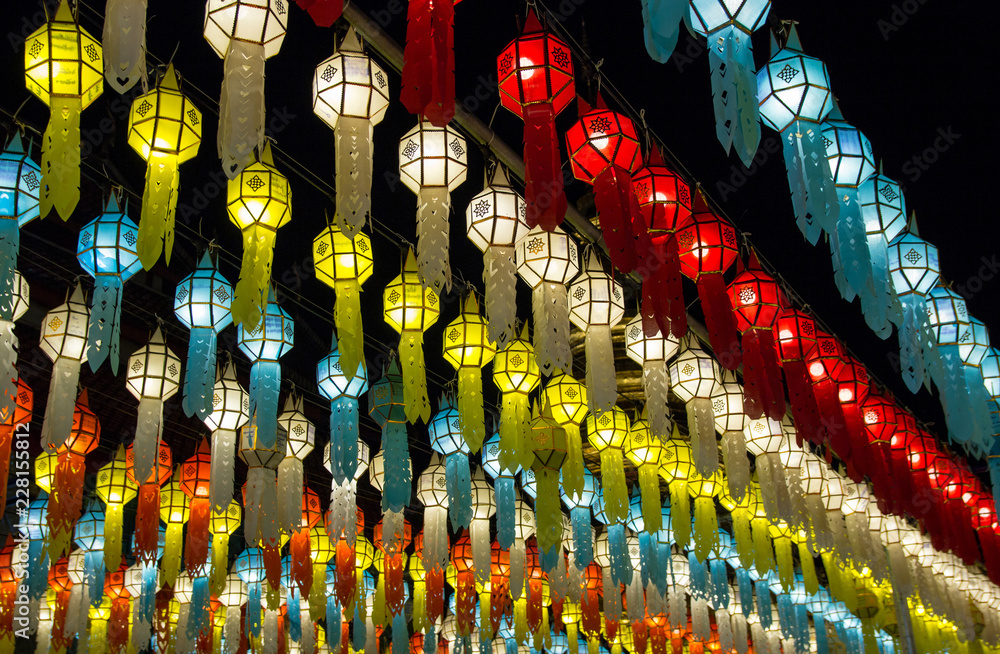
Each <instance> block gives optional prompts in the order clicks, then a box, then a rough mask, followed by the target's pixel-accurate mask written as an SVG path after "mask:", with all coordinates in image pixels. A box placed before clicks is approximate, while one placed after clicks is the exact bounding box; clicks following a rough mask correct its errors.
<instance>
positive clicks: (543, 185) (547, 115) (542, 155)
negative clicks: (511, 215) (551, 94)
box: [524, 103, 566, 232]
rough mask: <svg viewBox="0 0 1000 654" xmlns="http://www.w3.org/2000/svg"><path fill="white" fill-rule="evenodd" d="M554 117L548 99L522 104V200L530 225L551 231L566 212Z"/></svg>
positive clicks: (559, 222)
mask: <svg viewBox="0 0 1000 654" xmlns="http://www.w3.org/2000/svg"><path fill="white" fill-rule="evenodd" d="M561 164H562V162H561V160H560V156H559V137H558V134H557V133H556V117H555V113H554V111H553V107H552V105H551V104H550V103H541V104H529V105H527V106H526V107H524V166H525V171H524V201H525V203H526V204H527V211H526V213H525V218H524V220H525V222H526V223H527V224H528V227H529V228H534V227H536V226H541V228H542V229H544V230H545V231H548V232H551V231H553V230H555V228H556V227H558V226H559V225H560V224H561V223H562V221H563V218H565V216H566V194H565V193H564V192H563V175H562V165H561Z"/></svg>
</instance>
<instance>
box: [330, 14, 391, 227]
mask: <svg viewBox="0 0 1000 654" xmlns="http://www.w3.org/2000/svg"><path fill="white" fill-rule="evenodd" d="M387 87H388V82H387V80H386V74H385V71H384V70H382V68H381V67H380V66H379V65H378V64H376V63H375V62H373V61H372V60H371V58H370V57H368V56H367V55H366V54H365V52H364V49H363V48H362V47H361V40H360V39H359V38H358V35H357V33H356V32H355V31H354V28H353V27H352V28H350V29H349V30H348V31H347V35H346V36H345V37H344V40H343V42H342V43H341V44H340V48H338V49H337V51H336V52H334V53H333V56H331V57H330V58H328V59H326V60H324V61H322V62H320V64H319V65H317V66H316V72H315V73H313V113H315V114H316V115H317V116H319V117H320V118H321V119H322V120H323V122H324V123H326V124H327V125H328V126H329V127H330V128H332V129H333V130H334V134H335V139H336V141H335V143H336V148H337V178H336V183H337V213H336V214H335V215H334V221H335V223H336V226H337V231H338V232H342V233H343V235H344V237H345V238H347V239H348V240H350V239H354V238H355V237H356V236H357V235H358V234H359V233H360V232H361V228H362V227H364V226H365V221H367V220H368V214H370V213H371V205H372V200H371V192H372V165H373V156H372V155H373V143H372V135H373V133H374V128H375V125H377V124H378V123H380V122H382V119H383V118H385V110H386V108H387V107H388V106H389V89H388V88H387Z"/></svg>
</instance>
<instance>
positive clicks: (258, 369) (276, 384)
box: [248, 359, 281, 449]
mask: <svg viewBox="0 0 1000 654" xmlns="http://www.w3.org/2000/svg"><path fill="white" fill-rule="evenodd" d="M280 394H281V364H280V363H278V362H277V361H270V360H268V359H258V360H256V361H254V362H253V365H251V366H250V408H249V411H248V413H249V415H250V416H251V418H253V419H254V420H255V422H256V428H257V434H256V442H257V443H258V446H259V447H262V448H264V449H273V448H274V445H275V443H277V441H278V398H279V395H280Z"/></svg>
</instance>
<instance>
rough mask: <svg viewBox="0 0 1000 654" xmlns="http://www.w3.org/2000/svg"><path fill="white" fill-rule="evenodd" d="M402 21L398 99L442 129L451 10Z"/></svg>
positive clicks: (448, 95)
mask: <svg viewBox="0 0 1000 654" xmlns="http://www.w3.org/2000/svg"><path fill="white" fill-rule="evenodd" d="M406 18H407V21H408V25H407V28H406V47H405V50H404V52H403V84H402V90H401V91H400V97H399V99H400V101H401V102H402V103H403V106H405V107H406V110H407V111H409V112H410V113H411V114H413V115H415V116H424V117H426V118H427V120H429V121H430V122H431V123H432V124H433V125H434V126H435V127H445V126H446V125H447V124H448V123H450V122H451V119H452V118H454V117H455V47H454V46H455V35H454V27H453V26H454V19H455V6H454V4H453V3H451V2H434V1H433V0H414V2H412V3H410V4H409V7H408V11H407V14H406ZM428 654H430V652H428Z"/></svg>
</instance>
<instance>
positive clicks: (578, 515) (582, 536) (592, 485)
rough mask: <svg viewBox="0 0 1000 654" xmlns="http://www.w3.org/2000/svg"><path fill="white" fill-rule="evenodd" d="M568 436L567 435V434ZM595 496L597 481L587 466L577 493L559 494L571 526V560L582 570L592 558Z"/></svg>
mask: <svg viewBox="0 0 1000 654" xmlns="http://www.w3.org/2000/svg"><path fill="white" fill-rule="evenodd" d="M567 436H568V435H567ZM565 470H566V468H565V465H564V466H563V480H564V481H563V485H564V486H565V474H566V473H565ZM596 496H597V482H596V481H595V480H594V475H593V473H592V472H590V470H588V469H587V468H584V469H583V487H582V488H581V490H580V492H579V493H575V494H574V493H569V492H565V490H564V492H563V493H562V494H561V497H562V501H563V504H565V505H566V508H568V509H569V517H570V522H571V523H572V526H573V546H574V551H573V561H574V565H575V566H576V568H577V569H578V570H584V569H586V567H587V566H588V565H590V563H591V561H593V559H594V533H593V532H594V529H593V527H592V526H591V521H590V516H591V513H590V507H591V505H593V503H594V500H595V499H596Z"/></svg>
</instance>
